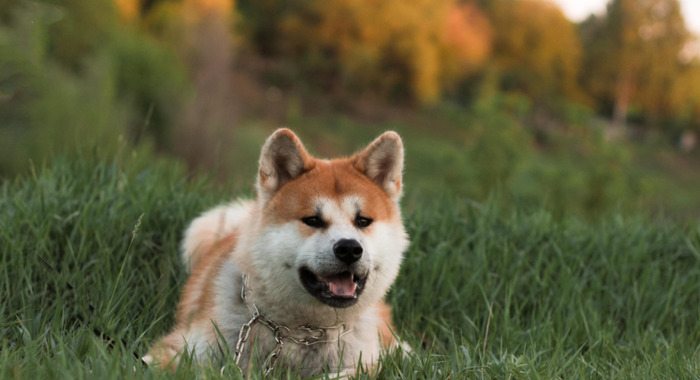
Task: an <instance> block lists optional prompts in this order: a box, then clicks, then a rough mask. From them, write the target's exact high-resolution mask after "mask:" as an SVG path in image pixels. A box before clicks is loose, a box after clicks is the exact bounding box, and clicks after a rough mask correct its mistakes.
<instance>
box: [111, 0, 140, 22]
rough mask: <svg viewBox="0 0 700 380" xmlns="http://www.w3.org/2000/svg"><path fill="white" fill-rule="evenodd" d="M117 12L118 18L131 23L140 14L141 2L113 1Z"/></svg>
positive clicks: (131, 0) (137, 0)
mask: <svg viewBox="0 0 700 380" xmlns="http://www.w3.org/2000/svg"><path fill="white" fill-rule="evenodd" d="M114 1H115V2H116V4H117V9H118V10H119V16H120V17H121V18H122V20H124V21H133V20H135V19H136V18H138V16H139V14H140V12H141V0H114Z"/></svg>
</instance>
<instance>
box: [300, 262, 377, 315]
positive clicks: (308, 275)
mask: <svg viewBox="0 0 700 380" xmlns="http://www.w3.org/2000/svg"><path fill="white" fill-rule="evenodd" d="M299 280H300V281H301V283H302V284H303V285H304V288H305V289H306V291H307V292H309V294H311V295H312V296H314V297H315V298H316V299H317V300H319V301H321V302H322V303H324V304H326V305H328V306H330V307H334V308H346V307H350V306H353V305H355V304H356V303H357V300H358V298H359V297H360V295H361V294H362V291H363V290H364V287H365V283H366V282H367V274H362V275H361V274H358V273H354V272H351V271H343V272H339V273H333V274H323V275H320V274H317V273H314V272H313V271H311V270H310V269H309V268H306V267H302V268H301V269H299Z"/></svg>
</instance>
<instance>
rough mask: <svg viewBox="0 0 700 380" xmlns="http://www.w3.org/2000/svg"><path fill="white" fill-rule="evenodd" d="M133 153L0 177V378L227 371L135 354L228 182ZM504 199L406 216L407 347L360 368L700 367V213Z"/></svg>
mask: <svg viewBox="0 0 700 380" xmlns="http://www.w3.org/2000/svg"><path fill="white" fill-rule="evenodd" d="M143 161H144V160H142V159H140V158H139V157H135V158H134V157H128V158H119V159H117V160H115V161H109V162H107V161H101V160H97V159H92V158H82V159H76V160H70V161H67V160H56V161H55V162H54V163H53V164H52V166H51V167H48V168H45V169H37V170H34V171H32V173H30V174H27V175H25V176H23V177H21V178H18V179H16V180H13V181H10V182H6V183H5V184H4V185H3V186H2V188H0V259H1V260H2V261H1V263H0V264H1V265H0V297H1V299H2V302H0V378H9V379H20V378H25V379H26V378H28V379H33V378H62V379H63V378H99V379H104V378H192V377H197V378H218V377H220V376H221V374H222V373H223V375H224V377H232V376H233V377H236V376H237V375H238V374H237V372H236V371H235V368H234V367H233V365H232V363H230V361H229V362H228V363H227V364H226V366H225V367H224V369H223V372H222V369H221V368H220V367H204V368H200V367H198V366H195V365H193V364H192V363H189V362H187V361H184V362H183V364H182V365H181V367H180V368H179V369H178V371H177V372H176V373H175V374H170V373H163V372H161V371H158V370H153V369H148V368H145V367H143V366H142V365H141V364H140V363H139V361H138V360H137V359H136V358H137V357H138V356H139V355H143V354H144V353H145V351H146V350H147V348H148V347H149V345H150V344H151V343H152V342H153V341H154V340H155V339H156V338H158V337H159V336H160V335H161V334H163V333H164V332H166V331H167V330H168V329H169V327H170V325H171V323H172V322H173V317H174V306H175V303H176V302H177V297H178V293H179V291H180V289H181V287H182V285H183V284H184V281H185V280H186V277H185V273H184V269H183V267H182V266H181V265H180V264H179V260H178V255H177V245H178V241H179V239H180V237H181V232H182V231H183V229H184V227H185V226H186V224H187V222H188V221H189V220H190V219H191V218H192V217H194V216H195V215H196V214H197V213H198V212H200V211H202V210H204V209H206V208H207V207H210V206H212V205H214V204H216V203H218V202H222V201H225V200H227V199H229V198H231V197H233V196H235V195H236V194H238V193H236V192H233V191H230V190H222V189H221V188H217V187H215V186H209V185H208V183H209V182H207V181H203V180H200V179H197V178H194V179H192V178H190V179H188V178H187V177H186V175H185V173H184V171H183V170H181V169H179V168H178V167H176V166H175V167H173V166H172V165H171V164H170V163H169V162H156V163H153V164H144V163H143ZM247 190H249V189H248V188H243V189H239V191H247ZM407 192H408V194H407V196H408V197H411V196H412V195H411V189H410V188H409V189H407ZM499 204H500V203H499V202H497V201H494V200H491V201H488V202H484V203H475V202H472V201H470V200H468V199H463V198H459V197H456V196H454V195H446V196H444V197H442V198H440V197H437V198H434V197H425V198H423V199H422V202H421V203H420V204H418V205H417V206H415V207H412V209H411V211H410V212H408V213H407V214H406V215H405V219H406V224H407V228H408V231H409V233H410V235H411V240H412V245H411V247H410V249H409V251H408V252H407V254H406V259H405V262H404V266H403V267H402V270H401V274H400V276H399V279H398V281H397V283H396V285H395V286H394V287H393V289H392V291H391V293H390V295H389V297H388V300H389V302H390V303H391V304H392V305H393V307H394V315H395V320H396V325H397V330H398V333H399V334H400V335H401V337H402V338H403V339H405V340H406V341H408V342H409V344H410V345H411V346H412V347H413V348H414V351H415V352H414V353H413V354H411V355H409V356H408V357H401V356H399V355H392V356H389V357H386V358H384V360H383V367H382V370H381V371H380V372H379V373H378V374H375V375H373V376H370V375H366V374H365V375H362V376H361V377H362V378H374V377H377V378H386V379H391V378H407V379H433V378H434V379H445V378H452V379H461V378H494V379H508V378H515V379H532V378H543V379H552V378H635V379H638V378H650V379H660V378H675V379H678V378H699V377H700V226H698V225H697V224H678V223H673V222H668V221H666V222H655V221H652V220H650V219H646V218H643V217H639V218H636V217H631V216H625V217H622V216H620V215H617V214H610V215H608V216H607V217H601V218H599V220H598V221H588V222H583V221H579V220H577V219H566V218H564V219H561V218H555V217H554V216H552V214H550V213H549V212H548V211H545V210H544V209H541V208H537V207H527V206H515V207H510V206H508V207H507V208H505V207H504V206H499Z"/></svg>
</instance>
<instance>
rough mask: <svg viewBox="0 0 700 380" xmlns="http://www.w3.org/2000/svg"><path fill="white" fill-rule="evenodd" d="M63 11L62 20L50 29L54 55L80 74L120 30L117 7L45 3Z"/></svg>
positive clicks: (98, 1)
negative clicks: (95, 53) (117, 30)
mask: <svg viewBox="0 0 700 380" xmlns="http://www.w3.org/2000/svg"><path fill="white" fill-rule="evenodd" d="M43 2H46V3H53V4H56V5H57V6H59V8H60V9H62V11H63V12H62V17H61V18H60V19H59V20H58V22H55V23H53V24H51V25H50V29H49V33H48V38H49V44H50V47H51V50H50V54H51V55H52V56H53V57H55V58H56V59H57V60H58V61H59V62H61V63H62V64H63V65H65V66H68V67H71V68H72V69H74V70H78V69H79V68H80V66H81V64H82V63H84V62H83V60H84V58H85V56H87V55H90V54H92V53H94V52H95V51H97V50H99V49H100V48H101V47H104V46H105V45H106V44H108V43H109V40H110V37H111V35H110V34H111V33H112V32H113V31H114V29H115V28H116V26H117V23H118V21H119V15H118V13H117V7H116V6H115V4H114V3H113V2H111V1H105V0H45V1H43Z"/></svg>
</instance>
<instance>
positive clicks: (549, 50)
mask: <svg viewBox="0 0 700 380" xmlns="http://www.w3.org/2000/svg"><path fill="white" fill-rule="evenodd" d="M489 11H490V13H491V20H492V22H493V25H494V29H495V30H496V31H497V33H496V35H495V40H494V62H495V64H496V66H497V68H498V69H499V70H500V71H501V75H502V78H501V82H502V87H503V88H504V89H505V90H515V91H520V92H523V93H525V94H527V95H529V96H531V97H532V98H533V99H534V100H535V101H536V102H539V103H542V102H547V101H548V100H550V99H557V98H559V97H561V96H562V95H563V96H565V97H567V98H569V99H571V100H574V101H579V102H586V101H587V99H586V98H585V96H584V95H583V92H582V90H581V89H580V87H579V85H578V75H579V69H580V66H579V65H580V59H581V54H582V51H581V50H582V48H581V41H580V39H579V37H578V34H577V31H576V28H575V26H574V25H573V24H572V23H571V22H570V21H569V20H568V19H567V18H566V17H565V16H564V14H563V13H562V11H561V10H560V9H559V8H558V7H557V6H556V5H554V4H552V3H550V2H547V1H539V0H519V1H515V0H510V1H506V0H499V1H495V2H493V3H492V4H491V5H490V6H489Z"/></svg>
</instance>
